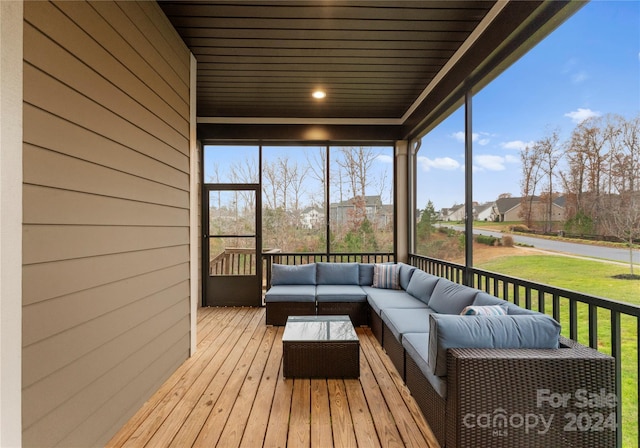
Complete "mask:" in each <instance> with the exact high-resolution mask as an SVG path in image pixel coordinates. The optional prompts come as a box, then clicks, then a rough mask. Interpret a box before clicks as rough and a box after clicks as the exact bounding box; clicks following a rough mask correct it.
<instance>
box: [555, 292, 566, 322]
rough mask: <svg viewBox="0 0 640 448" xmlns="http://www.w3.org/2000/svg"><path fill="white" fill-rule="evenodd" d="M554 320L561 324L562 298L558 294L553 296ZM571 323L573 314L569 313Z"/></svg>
mask: <svg viewBox="0 0 640 448" xmlns="http://www.w3.org/2000/svg"><path fill="white" fill-rule="evenodd" d="M552 300H553V310H552V311H553V318H554V319H555V320H557V321H558V322H560V296H559V295H558V294H554V295H553V299H552ZM569 323H571V313H569Z"/></svg>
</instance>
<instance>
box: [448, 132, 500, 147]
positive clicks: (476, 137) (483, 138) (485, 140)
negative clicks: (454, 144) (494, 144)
mask: <svg viewBox="0 0 640 448" xmlns="http://www.w3.org/2000/svg"><path fill="white" fill-rule="evenodd" d="M464 135H465V134H464V132H463V131H459V132H454V133H453V134H451V137H453V138H454V139H456V140H457V141H459V142H462V143H464ZM489 137H490V134H488V133H487V132H474V133H473V134H471V141H473V142H476V143H478V144H479V145H480V146H486V145H488V144H489V142H490V141H491V139H490V138H489Z"/></svg>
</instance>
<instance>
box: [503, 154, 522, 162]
mask: <svg viewBox="0 0 640 448" xmlns="http://www.w3.org/2000/svg"><path fill="white" fill-rule="evenodd" d="M504 161H505V162H507V163H518V162H520V158H519V157H516V156H514V155H511V154H507V155H506V156H505V157H504Z"/></svg>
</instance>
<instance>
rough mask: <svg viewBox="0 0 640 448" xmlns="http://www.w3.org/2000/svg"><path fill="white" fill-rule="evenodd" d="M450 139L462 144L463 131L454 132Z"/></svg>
mask: <svg viewBox="0 0 640 448" xmlns="http://www.w3.org/2000/svg"><path fill="white" fill-rule="evenodd" d="M451 137H453V138H455V139H456V140H458V141H459V142H463V143H464V131H459V132H454V133H453V134H451Z"/></svg>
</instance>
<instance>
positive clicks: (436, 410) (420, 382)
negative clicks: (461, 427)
mask: <svg viewBox="0 0 640 448" xmlns="http://www.w3.org/2000/svg"><path fill="white" fill-rule="evenodd" d="M404 375H405V383H406V384H407V387H408V388H409V390H410V391H411V395H413V398H415V400H416V403H418V406H419V407H420V410H421V411H422V415H424V418H425V419H426V420H427V423H428V424H429V427H430V428H431V431H433V434H434V435H435V436H436V439H438V443H440V445H441V446H444V444H445V428H446V426H445V423H446V420H445V418H446V401H445V399H444V398H442V397H441V396H440V395H438V393H437V392H436V391H435V389H434V388H433V387H432V386H431V384H430V383H429V381H428V380H427V379H426V378H425V376H424V374H423V373H422V371H421V370H420V368H419V367H418V365H417V364H416V363H415V361H414V360H413V359H411V356H407V357H406V360H405V372H404Z"/></svg>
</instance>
